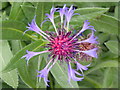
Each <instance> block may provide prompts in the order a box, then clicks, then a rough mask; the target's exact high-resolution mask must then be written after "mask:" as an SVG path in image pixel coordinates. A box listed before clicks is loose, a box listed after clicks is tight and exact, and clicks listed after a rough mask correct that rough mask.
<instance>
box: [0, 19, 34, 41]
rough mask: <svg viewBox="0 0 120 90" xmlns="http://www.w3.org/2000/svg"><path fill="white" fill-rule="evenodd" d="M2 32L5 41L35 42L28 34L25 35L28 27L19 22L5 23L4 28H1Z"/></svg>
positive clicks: (3, 23) (8, 21) (9, 21)
mask: <svg viewBox="0 0 120 90" xmlns="http://www.w3.org/2000/svg"><path fill="white" fill-rule="evenodd" d="M0 28H1V30H0V32H1V33H2V39H3V40H6V39H7V40H20V39H21V40H30V39H32V40H34V39H33V38H32V36H31V35H29V34H28V33H26V34H24V35H23V33H24V31H25V30H26V25H25V24H23V23H22V22H18V21H11V20H7V21H3V22H2V27H0Z"/></svg>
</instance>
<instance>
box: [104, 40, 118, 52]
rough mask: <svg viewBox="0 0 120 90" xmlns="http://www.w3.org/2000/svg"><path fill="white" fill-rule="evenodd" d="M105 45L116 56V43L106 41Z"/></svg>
mask: <svg viewBox="0 0 120 90" xmlns="http://www.w3.org/2000/svg"><path fill="white" fill-rule="evenodd" d="M105 45H106V46H107V47H108V49H109V50H110V51H111V52H112V53H114V54H118V53H119V52H118V41H112V40H111V41H108V42H106V43H105Z"/></svg>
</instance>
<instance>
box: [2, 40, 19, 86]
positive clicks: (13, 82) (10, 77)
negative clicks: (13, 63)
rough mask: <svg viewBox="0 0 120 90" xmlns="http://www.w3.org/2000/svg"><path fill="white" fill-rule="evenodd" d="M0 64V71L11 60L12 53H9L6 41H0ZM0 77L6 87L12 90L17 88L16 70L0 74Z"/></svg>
mask: <svg viewBox="0 0 120 90" xmlns="http://www.w3.org/2000/svg"><path fill="white" fill-rule="evenodd" d="M0 47H1V48H0V62H1V64H2V66H1V68H0V71H1V70H2V68H4V67H5V66H6V65H7V64H8V63H9V61H10V59H11V58H12V56H13V55H12V52H11V51H10V47H9V45H8V42H7V41H0ZM0 77H1V78H2V80H3V81H4V82H6V83H7V84H8V85H10V86H12V87H13V88H17V87H18V74H17V71H16V70H12V71H10V72H7V73H1V72H0Z"/></svg>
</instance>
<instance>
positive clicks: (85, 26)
mask: <svg viewBox="0 0 120 90" xmlns="http://www.w3.org/2000/svg"><path fill="white" fill-rule="evenodd" d="M89 24H90V22H88V20H85V21H84V25H83V28H82V30H81V31H80V32H81V33H82V32H84V31H85V30H87V29H91V30H93V31H96V30H95V29H94V27H93V26H89Z"/></svg>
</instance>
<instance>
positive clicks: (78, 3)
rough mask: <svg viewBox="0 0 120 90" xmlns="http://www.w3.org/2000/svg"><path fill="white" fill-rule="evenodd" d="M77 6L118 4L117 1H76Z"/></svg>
mask: <svg viewBox="0 0 120 90" xmlns="http://www.w3.org/2000/svg"><path fill="white" fill-rule="evenodd" d="M74 4H75V5H77V7H110V6H115V5H117V2H74Z"/></svg>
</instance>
